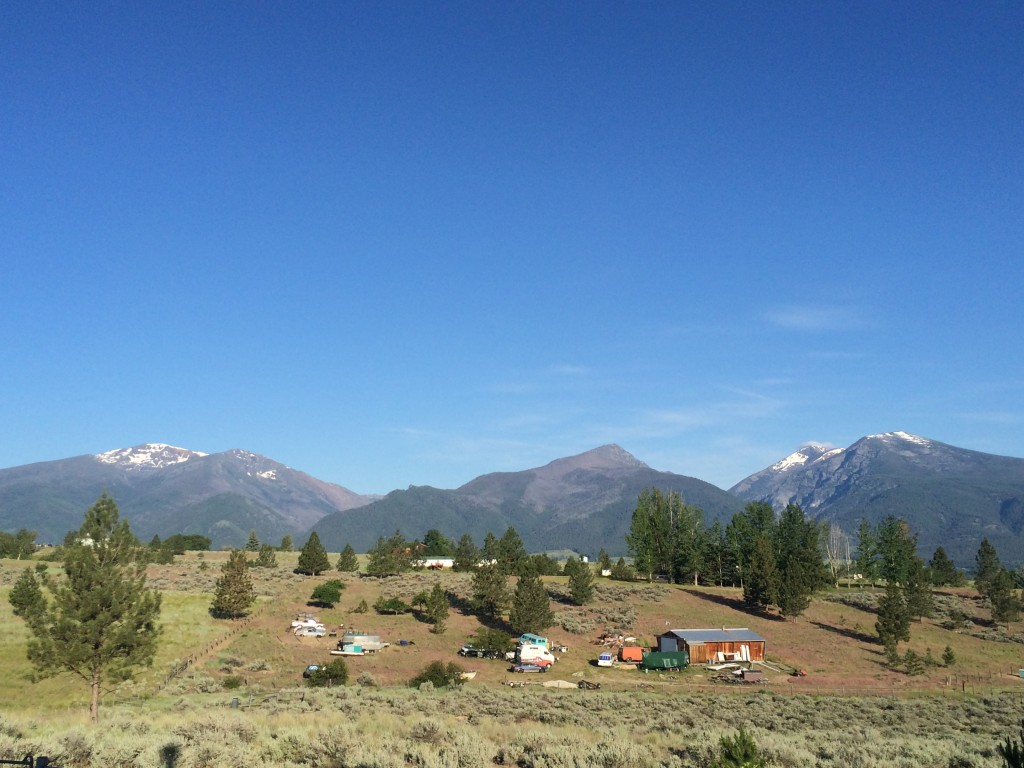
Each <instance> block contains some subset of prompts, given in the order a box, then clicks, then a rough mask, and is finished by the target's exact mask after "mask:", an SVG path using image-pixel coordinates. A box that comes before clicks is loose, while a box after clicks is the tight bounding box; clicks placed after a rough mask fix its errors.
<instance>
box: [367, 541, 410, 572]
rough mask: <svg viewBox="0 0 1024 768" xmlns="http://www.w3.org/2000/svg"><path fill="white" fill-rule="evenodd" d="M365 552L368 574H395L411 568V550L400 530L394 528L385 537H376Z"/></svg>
mask: <svg viewBox="0 0 1024 768" xmlns="http://www.w3.org/2000/svg"><path fill="white" fill-rule="evenodd" d="M367 554H368V557H367V560H366V573H367V575H369V576H396V575H397V574H399V573H405V572H406V571H408V570H411V569H412V552H411V550H410V547H409V545H408V544H406V541H405V537H404V536H403V535H402V532H401V531H398V530H396V531H395V532H394V533H393V534H391V536H390V537H388V538H386V539H385V538H384V537H383V536H381V537H380V538H378V539H377V543H376V544H374V545H373V548H372V549H371V550H370V551H369V552H368V553H367Z"/></svg>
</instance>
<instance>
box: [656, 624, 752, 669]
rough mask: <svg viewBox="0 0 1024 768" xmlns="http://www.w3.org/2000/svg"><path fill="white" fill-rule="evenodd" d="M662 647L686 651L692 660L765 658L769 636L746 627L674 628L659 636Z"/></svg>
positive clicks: (665, 651) (659, 646) (711, 660)
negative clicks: (766, 638) (766, 640)
mask: <svg viewBox="0 0 1024 768" xmlns="http://www.w3.org/2000/svg"><path fill="white" fill-rule="evenodd" d="M658 650H659V651H661V652H663V653H672V652H675V651H686V652H687V654H688V655H689V658H690V663H691V664H713V663H715V662H722V661H764V653H765V639H764V638H763V637H761V636H760V635H759V634H757V633H756V632H753V631H751V630H749V629H746V628H739V629H726V628H724V627H723V628H722V629H672V630H669V631H668V632H665V633H664V634H662V635H659V636H658Z"/></svg>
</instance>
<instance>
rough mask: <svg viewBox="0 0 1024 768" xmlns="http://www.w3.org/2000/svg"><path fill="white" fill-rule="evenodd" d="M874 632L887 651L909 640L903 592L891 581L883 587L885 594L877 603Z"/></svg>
mask: <svg viewBox="0 0 1024 768" xmlns="http://www.w3.org/2000/svg"><path fill="white" fill-rule="evenodd" d="M875 632H877V633H878V639H879V640H881V641H882V645H884V646H885V647H886V648H887V649H889V648H891V649H893V651H895V649H896V647H897V645H898V644H899V643H900V642H901V641H903V642H906V641H909V640H910V614H909V613H908V612H907V603H906V601H905V600H904V599H903V590H902V589H900V587H899V586H898V585H897V584H896V583H895V582H893V581H890V582H888V583H887V584H886V585H885V594H884V595H883V596H882V597H881V599H879V601H878V620H877V621H876V622H875Z"/></svg>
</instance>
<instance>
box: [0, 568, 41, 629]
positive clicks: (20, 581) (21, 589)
mask: <svg viewBox="0 0 1024 768" xmlns="http://www.w3.org/2000/svg"><path fill="white" fill-rule="evenodd" d="M7 599H8V600H9V601H10V603H11V607H12V608H13V609H14V615H15V616H18V617H20V618H22V619H24V620H25V623H26V624H28V625H29V626H30V627H31V626H38V625H40V624H41V623H42V622H43V620H44V619H45V618H46V616H45V614H46V598H45V597H44V596H43V590H42V588H41V587H40V586H39V581H38V580H37V579H36V575H35V574H34V573H33V572H32V570H31V569H29V568H25V569H24V570H22V572H21V573H20V574H18V578H17V580H16V581H15V582H14V586H13V587H11V594H10V595H9V596H8V598H7Z"/></svg>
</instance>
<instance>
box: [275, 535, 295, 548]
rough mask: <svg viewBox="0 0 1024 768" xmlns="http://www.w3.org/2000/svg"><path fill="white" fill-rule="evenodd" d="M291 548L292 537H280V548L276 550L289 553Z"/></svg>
mask: <svg viewBox="0 0 1024 768" xmlns="http://www.w3.org/2000/svg"><path fill="white" fill-rule="evenodd" d="M292 546H293V545H292V537H291V536H289V535H287V534H285V535H284V536H282V537H281V546H280V547H278V549H280V550H281V551H282V552H291V551H292Z"/></svg>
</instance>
